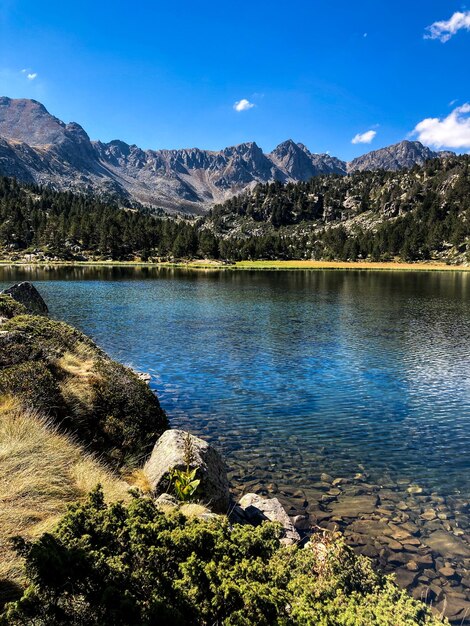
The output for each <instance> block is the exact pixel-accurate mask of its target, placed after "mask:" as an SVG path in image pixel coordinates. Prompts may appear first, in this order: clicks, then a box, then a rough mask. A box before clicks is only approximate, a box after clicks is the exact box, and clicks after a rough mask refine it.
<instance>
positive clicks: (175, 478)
mask: <svg viewBox="0 0 470 626" xmlns="http://www.w3.org/2000/svg"><path fill="white" fill-rule="evenodd" d="M183 446H184V447H183V460H184V463H185V464H186V468H185V469H183V470H182V469H179V468H176V467H174V468H173V469H172V470H171V471H170V485H171V487H172V488H173V491H174V492H175V495H176V497H177V498H178V500H180V501H181V502H188V501H189V500H191V499H192V498H193V496H194V494H195V493H196V490H197V488H198V487H199V485H200V483H201V481H200V480H199V479H197V478H196V474H197V470H198V468H197V467H195V468H194V469H191V463H193V462H194V446H193V441H192V439H191V435H190V433H186V435H185V437H184V442H183Z"/></svg>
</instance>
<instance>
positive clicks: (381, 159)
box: [348, 141, 452, 172]
mask: <svg viewBox="0 0 470 626" xmlns="http://www.w3.org/2000/svg"><path fill="white" fill-rule="evenodd" d="M449 154H452V153H449V152H442V153H441V152H434V151H433V150H431V149H430V148H428V147H426V146H423V144H422V143H420V142H419V141H401V142H400V143H397V144H395V145H393V146H388V147H387V148H382V149H380V150H373V151H372V152H369V153H368V154H364V155H363V156H360V157H358V158H357V159H354V160H353V161H351V162H350V163H348V172H363V171H365V170H388V171H396V170H403V169H409V168H411V167H413V166H414V165H423V163H425V161H428V160H429V159H436V158H438V157H441V156H449Z"/></svg>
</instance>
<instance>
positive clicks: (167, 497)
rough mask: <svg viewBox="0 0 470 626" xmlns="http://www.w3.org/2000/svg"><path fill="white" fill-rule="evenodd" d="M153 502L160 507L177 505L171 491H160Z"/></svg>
mask: <svg viewBox="0 0 470 626" xmlns="http://www.w3.org/2000/svg"><path fill="white" fill-rule="evenodd" d="M155 504H157V505H158V506H162V507H177V506H178V504H179V503H178V500H177V499H176V498H175V496H172V495H171V493H162V494H160V495H159V496H158V498H157V499H156V500H155Z"/></svg>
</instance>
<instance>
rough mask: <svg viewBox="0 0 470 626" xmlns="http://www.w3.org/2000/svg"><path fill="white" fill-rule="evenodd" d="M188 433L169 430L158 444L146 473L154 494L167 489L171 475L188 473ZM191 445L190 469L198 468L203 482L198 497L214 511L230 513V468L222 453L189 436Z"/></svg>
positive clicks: (199, 477)
mask: <svg viewBox="0 0 470 626" xmlns="http://www.w3.org/2000/svg"><path fill="white" fill-rule="evenodd" d="M187 436H188V433H186V432H184V431H183V430H176V429H174V430H167V431H166V432H164V433H163V435H162V436H161V437H160V439H159V440H158V441H157V443H156V444H155V447H154V449H153V451H152V454H151V456H150V458H149V459H148V461H147V463H146V464H145V466H144V473H145V475H146V476H147V478H148V480H149V482H150V485H151V486H152V488H153V490H154V491H155V493H157V494H158V493H163V492H165V491H166V490H167V489H168V485H169V472H170V471H171V470H173V469H178V470H185V469H186V466H187V447H186V444H185V440H186V437H187ZM189 438H190V443H191V448H192V450H191V459H190V467H191V469H194V468H197V474H196V478H197V479H199V480H200V481H201V482H200V484H199V487H198V489H197V492H196V494H195V496H196V498H197V499H200V500H201V501H202V502H204V503H205V504H206V505H207V506H208V507H209V508H210V509H211V511H214V512H216V513H227V512H228V509H229V505H230V491H229V482H228V478H227V468H226V466H225V463H224V461H223V459H222V457H221V456H220V454H219V452H218V451H217V450H216V449H215V448H213V447H212V446H211V445H209V444H208V443H207V442H206V441H204V440H203V439H199V437H194V436H193V435H189Z"/></svg>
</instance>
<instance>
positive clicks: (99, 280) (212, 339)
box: [0, 268, 470, 626]
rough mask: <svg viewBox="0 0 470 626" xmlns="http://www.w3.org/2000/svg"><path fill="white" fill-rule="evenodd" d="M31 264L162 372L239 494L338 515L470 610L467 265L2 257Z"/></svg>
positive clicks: (383, 554)
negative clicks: (153, 265)
mask: <svg viewBox="0 0 470 626" xmlns="http://www.w3.org/2000/svg"><path fill="white" fill-rule="evenodd" d="M25 279H27V280H33V281H34V282H35V283H36V284H37V286H38V288H39V289H40V291H41V293H42V294H43V295H44V297H45V299H46V301H47V303H48V305H49V307H50V310H51V314H52V315H53V316H55V317H57V318H61V319H65V320H66V321H68V322H70V323H71V324H73V325H74V326H77V327H79V328H81V329H82V330H83V331H84V332H85V333H87V334H89V335H91V336H92V337H94V339H95V340H96V341H97V342H98V343H99V344H100V345H101V346H102V347H103V348H104V349H105V350H107V351H108V352H109V353H110V354H111V355H112V356H113V357H114V358H116V359H118V360H120V361H122V362H124V363H126V364H128V365H131V366H133V367H134V368H136V369H138V370H141V371H145V372H148V373H150V374H151V376H152V381H151V384H152V387H153V388H154V389H155V390H156V391H157V393H158V396H159V398H160V401H161V403H162V405H163V407H164V408H165V409H166V411H167V412H168V415H169V417H170V420H171V423H172V425H173V426H174V427H182V428H185V429H188V430H190V431H192V432H193V433H194V434H199V435H201V436H203V437H204V438H206V439H208V440H210V441H212V442H213V443H215V444H216V445H217V446H218V447H219V448H220V449H221V450H222V451H223V452H224V454H225V457H226V459H227V461H228V464H229V466H230V478H231V482H232V487H233V489H234V491H235V492H236V493H237V492H238V493H240V492H242V491H245V492H246V491H255V492H257V493H261V494H266V495H267V494H275V495H276V496H277V497H279V498H280V499H281V500H282V501H283V504H284V505H285V506H286V508H287V509H288V511H289V513H290V514H291V515H293V514H302V515H304V516H305V515H307V514H308V516H309V520H310V522H313V523H317V524H320V525H322V526H326V527H327V528H336V527H339V528H340V530H341V531H342V532H343V533H344V536H345V538H346V541H348V543H350V544H351V545H352V546H353V547H354V549H355V550H357V551H358V552H360V553H361V554H365V555H367V556H370V557H372V558H373V559H375V561H376V562H377V564H378V565H379V566H380V567H381V568H383V569H384V570H385V571H387V572H388V571H394V572H395V574H396V576H397V581H398V583H399V584H400V585H401V586H403V587H407V588H408V589H410V591H411V592H412V593H413V595H414V596H415V597H416V598H420V599H422V600H425V601H426V602H427V603H428V604H433V606H435V607H436V610H437V612H438V613H439V614H446V615H447V616H448V617H449V618H450V619H451V623H452V624H456V625H459V626H462V625H464V624H466V625H470V471H469V470H470V273H468V274H466V273H459V272H373V271H363V272H360V271H290V272H282V271H281V272H264V271H263V272H261V271H207V272H204V271H184V270H169V269H145V268H144V269H142V268H140V269H139V268H102V269H97V268H77V269H72V268H60V269H57V268H56V269H51V270H50V271H45V270H41V269H31V270H30V271H28V270H26V269H21V270H20V269H7V268H0V289H1V288H3V287H5V286H7V285H9V284H11V283H13V282H16V281H19V280H25ZM325 473H326V474H328V475H329V476H325ZM334 477H336V478H338V479H339V478H340V479H341V481H340V482H339V486H338V484H337V483H338V481H336V482H335V484H334V485H332V481H333V478H334ZM412 535H413V536H412ZM392 540H393V541H392ZM391 541H392V543H390V542H391ZM449 566H451V569H450V571H451V572H454V574H452V577H451V578H448V577H447V575H446V573H445V572H447V571H449ZM443 568H444V569H443ZM431 583H432V585H431Z"/></svg>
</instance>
